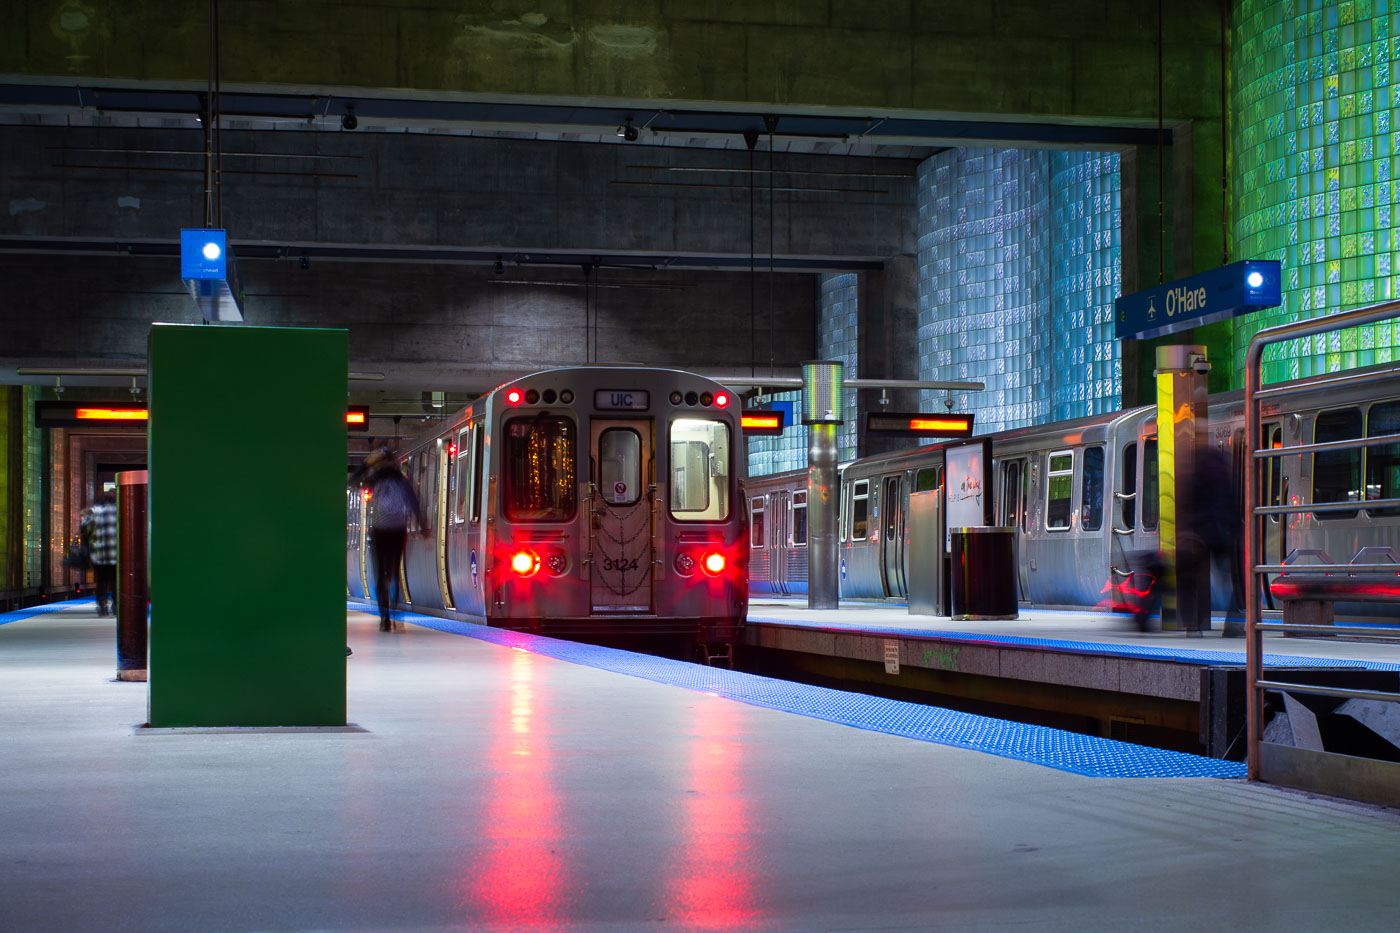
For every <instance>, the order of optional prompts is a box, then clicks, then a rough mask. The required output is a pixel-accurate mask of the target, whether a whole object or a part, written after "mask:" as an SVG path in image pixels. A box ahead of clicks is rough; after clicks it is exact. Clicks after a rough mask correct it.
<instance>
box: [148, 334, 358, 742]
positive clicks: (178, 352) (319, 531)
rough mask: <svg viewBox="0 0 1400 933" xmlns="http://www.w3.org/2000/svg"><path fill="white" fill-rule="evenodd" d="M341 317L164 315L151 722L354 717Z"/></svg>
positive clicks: (154, 457) (154, 418) (155, 380)
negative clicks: (332, 321)
mask: <svg viewBox="0 0 1400 933" xmlns="http://www.w3.org/2000/svg"><path fill="white" fill-rule="evenodd" d="M346 360H347V342H346V332H345V331H343V330H321V329H303V328H273V327H242V326H238V327H234V326H206V325H198V324H155V325H153V326H152V327H151V334H150V345H149V367H150V413H151V414H150V428H149V438H150V440H149V444H150V449H149V459H148V464H149V470H150V512H149V515H150V529H151V530H150V541H149V545H150V581H151V623H150V624H151V635H150V711H149V712H150V725H151V726H152V727H158V728H159V727H176V726H181V727H183V726H195V727H199V726H205V727H213V726H344V725H345V663H346V662H345V572H344V571H345V553H344V546H345V541H344V525H345V380H346Z"/></svg>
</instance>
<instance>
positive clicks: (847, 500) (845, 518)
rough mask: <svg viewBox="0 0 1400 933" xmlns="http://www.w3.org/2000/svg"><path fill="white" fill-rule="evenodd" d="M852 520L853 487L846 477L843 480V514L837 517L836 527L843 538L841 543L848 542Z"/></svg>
mask: <svg viewBox="0 0 1400 933" xmlns="http://www.w3.org/2000/svg"><path fill="white" fill-rule="evenodd" d="M850 521H851V487H850V486H849V485H848V484H847V483H846V482H845V479H844V477H843V478H842V482H841V514H840V515H838V516H837V517H836V528H837V531H838V534H839V535H840V538H841V543H842V544H845V543H846V536H847V529H848V527H849V525H850Z"/></svg>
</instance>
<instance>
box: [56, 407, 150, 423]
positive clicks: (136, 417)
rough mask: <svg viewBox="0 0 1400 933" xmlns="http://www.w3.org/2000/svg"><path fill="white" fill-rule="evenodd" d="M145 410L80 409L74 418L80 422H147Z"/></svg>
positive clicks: (74, 414)
mask: <svg viewBox="0 0 1400 933" xmlns="http://www.w3.org/2000/svg"><path fill="white" fill-rule="evenodd" d="M147 416H148V413H147V411H146V409H144V408H79V409H78V410H77V411H75V412H74V413H73V417H75V418H77V419H78V420H79V421H145V420H146V418H147Z"/></svg>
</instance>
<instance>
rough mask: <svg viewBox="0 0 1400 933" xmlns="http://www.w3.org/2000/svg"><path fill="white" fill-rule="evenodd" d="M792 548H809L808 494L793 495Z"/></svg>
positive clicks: (796, 493)
mask: <svg viewBox="0 0 1400 933" xmlns="http://www.w3.org/2000/svg"><path fill="white" fill-rule="evenodd" d="M792 546H793V547H806V546H807V493H806V491H800V492H794V493H793V494H792Z"/></svg>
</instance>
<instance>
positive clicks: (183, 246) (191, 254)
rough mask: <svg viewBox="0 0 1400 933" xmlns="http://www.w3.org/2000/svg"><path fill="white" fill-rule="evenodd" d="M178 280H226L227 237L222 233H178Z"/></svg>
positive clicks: (202, 231) (191, 231)
mask: <svg viewBox="0 0 1400 933" xmlns="http://www.w3.org/2000/svg"><path fill="white" fill-rule="evenodd" d="M180 278H182V279H226V278H228V237H227V236H226V235H225V233H224V231H222V230H181V231H180Z"/></svg>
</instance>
